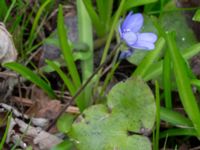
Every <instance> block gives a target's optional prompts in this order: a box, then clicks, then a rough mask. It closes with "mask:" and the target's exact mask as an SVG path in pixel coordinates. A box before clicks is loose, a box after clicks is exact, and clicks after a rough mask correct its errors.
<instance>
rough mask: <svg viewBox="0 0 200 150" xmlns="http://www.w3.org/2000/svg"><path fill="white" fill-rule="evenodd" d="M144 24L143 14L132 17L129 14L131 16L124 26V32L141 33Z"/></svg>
mask: <svg viewBox="0 0 200 150" xmlns="http://www.w3.org/2000/svg"><path fill="white" fill-rule="evenodd" d="M143 22H144V19H143V16H142V14H141V13H137V14H134V15H130V13H129V15H128V16H127V18H126V19H125V20H124V22H123V24H122V31H127V30H129V31H132V32H139V31H140V29H141V28H142V26H143Z"/></svg>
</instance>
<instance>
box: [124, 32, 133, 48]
mask: <svg viewBox="0 0 200 150" xmlns="http://www.w3.org/2000/svg"><path fill="white" fill-rule="evenodd" d="M122 39H123V40H124V41H125V42H126V44H127V45H133V44H134V43H135V42H136V41H137V35H136V34H135V33H134V32H125V33H123V34H122Z"/></svg>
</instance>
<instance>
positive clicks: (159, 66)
mask: <svg viewBox="0 0 200 150" xmlns="http://www.w3.org/2000/svg"><path fill="white" fill-rule="evenodd" d="M199 52H200V43H198V44H195V45H192V46H191V47H190V48H188V49H186V50H184V51H183V53H182V55H183V57H184V59H190V58H192V57H193V56H195V55H196V54H198V53H199ZM162 71H163V60H161V61H159V62H157V63H155V64H153V65H151V66H150V68H149V69H148V71H147V72H146V74H145V76H144V80H145V81H148V80H151V79H154V78H155V77H157V76H159V75H161V73H162Z"/></svg>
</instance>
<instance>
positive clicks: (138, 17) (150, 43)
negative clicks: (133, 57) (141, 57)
mask: <svg viewBox="0 0 200 150" xmlns="http://www.w3.org/2000/svg"><path fill="white" fill-rule="evenodd" d="M143 22H144V18H143V16H142V14H141V13H136V14H133V12H130V13H129V14H128V16H127V17H126V18H125V20H124V21H123V22H122V23H121V24H120V26H119V28H118V30H119V34H120V37H121V39H122V40H123V41H125V43H126V44H127V45H128V46H129V47H131V48H136V49H142V50H153V49H154V48H155V42H156V40H157V35H156V34H154V33H150V32H149V33H140V30H141V28H142V26H143ZM129 56H130V55H129Z"/></svg>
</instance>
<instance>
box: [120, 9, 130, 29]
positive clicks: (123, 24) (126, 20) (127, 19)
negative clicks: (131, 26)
mask: <svg viewBox="0 0 200 150" xmlns="http://www.w3.org/2000/svg"><path fill="white" fill-rule="evenodd" d="M132 15H133V12H132V11H131V12H129V14H128V15H127V16H126V18H125V19H124V21H123V23H122V26H121V27H122V29H124V28H125V26H126V24H128V22H129V20H130V17H131V16H132Z"/></svg>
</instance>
